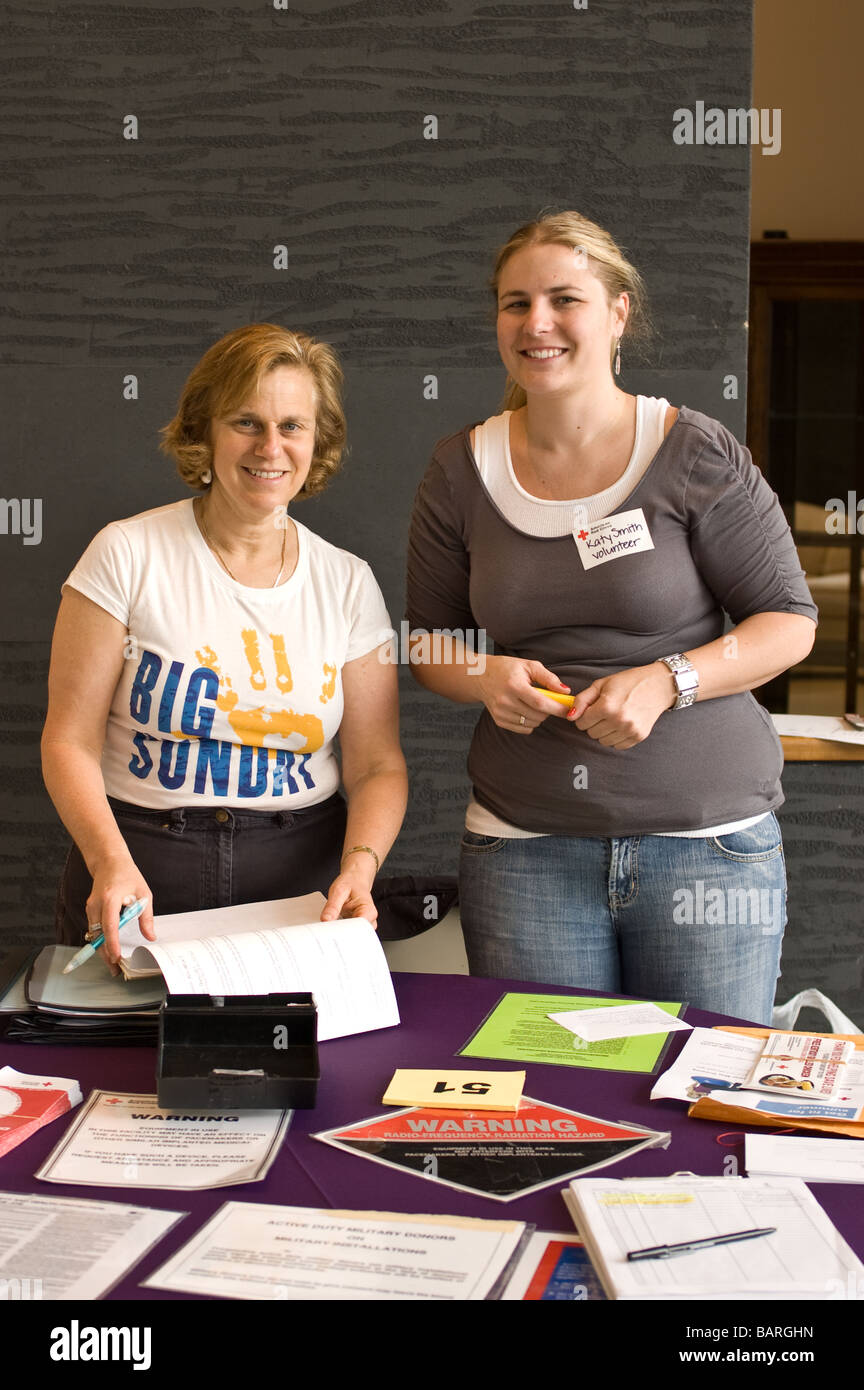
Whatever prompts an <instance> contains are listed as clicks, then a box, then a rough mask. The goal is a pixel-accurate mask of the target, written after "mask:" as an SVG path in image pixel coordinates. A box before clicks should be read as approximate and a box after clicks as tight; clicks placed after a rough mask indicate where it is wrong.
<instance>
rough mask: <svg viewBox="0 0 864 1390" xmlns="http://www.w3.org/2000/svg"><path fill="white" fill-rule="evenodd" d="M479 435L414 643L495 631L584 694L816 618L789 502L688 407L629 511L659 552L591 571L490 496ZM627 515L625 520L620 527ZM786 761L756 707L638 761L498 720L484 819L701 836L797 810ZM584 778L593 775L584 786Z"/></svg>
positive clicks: (435, 491)
mask: <svg viewBox="0 0 864 1390" xmlns="http://www.w3.org/2000/svg"><path fill="white" fill-rule="evenodd" d="M469 436H470V429H466V430H465V431H463V432H461V433H459V434H455V435H451V436H450V437H449V438H447V439H445V440H443V441H442V442H441V443H440V444H439V445H438V446H437V447H436V449H435V452H434V454H433V458H432V462H431V464H430V466H429V469H428V471H427V473H426V476H425V478H424V479H423V482H422V483H421V485H420V488H419V491H418V494H417V499H416V502H415V507H414V514H413V518H412V523H411V535H410V541H409V551H408V597H407V617H408V621H409V623H410V624H411V626H412V628H421V629H426V630H435V629H450V630H454V629H459V630H463V631H471V630H474V631H475V632H476V631H477V630H478V629H483V630H485V632H486V633H487V634H488V637H489V638H490V639H491V640H492V641H494V643H495V649H496V652H497V653H498V654H503V655H507V656H515V657H523V658H533V659H534V660H537V661H541V662H542V663H543V664H544V665H545V666H547V667H548V668H549V669H550V670H552V671H554V672H555V674H556V675H557V676H559V677H560V679H561V680H562V681H564V682H565V684H567V685H568V686H569V687H570V688H571V690H572V691H573V692H574V693H577V692H578V691H580V690H583V689H584V688H585V687H586V686H587V685H589V684H590V683H591V682H592V681H593V680H596V679H597V678H598V677H600V676H604V675H610V674H612V673H613V672H615V671H621V670H625V669H628V668H630V667H633V666H642V665H646V664H648V663H649V662H652V661H656V660H657V659H658V658H659V657H663V656H668V655H670V654H671V653H673V652H686V651H690V650H692V649H693V648H695V647H700V646H702V645H703V644H705V643H706V642H711V641H713V640H714V639H715V638H717V637H719V636H721V634H722V633H723V629H724V618H723V614H724V611H725V612H726V613H728V614H729V616H730V618H731V619H732V621H733V622H734V623H739V622H742V621H743V620H744V619H745V618H748V617H751V616H752V615H753V614H754V613H801V614H803V615H804V616H806V617H808V618H812V619H813V620H814V621H815V618H816V607H815V605H814V603H813V601H812V599H811V597H810V593H809V591H808V589H807V585H806V583H805V580H804V574H803V571H802V569H801V566H800V564H799V562H798V556H797V553H796V550H795V546H794V543H793V541H792V537H791V535H790V532H789V528H788V526H787V524H786V520H785V517H784V515H783V512H782V509H781V507H780V504H779V501H778V500H777V497H776V495H775V494H774V493H773V492H772V490H771V488H770V487H769V486H768V484H767V483H766V481H765V479H764V478H763V476H762V474H761V473H760V472H759V470H758V469H757V468H756V467H755V466H754V464H753V462H752V460H751V458H750V455H749V453H748V451H747V450H746V449H744V448H742V446H741V445H740V444H739V443H738V441H737V440H736V439H735V438H734V436H733V435H731V434H730V433H729V431H728V430H727V429H725V428H724V426H723V425H721V424H720V423H719V422H718V421H716V420H711V419H709V418H708V417H707V416H705V415H701V414H699V413H698V412H696V411H692V410H689V409H687V408H682V409H681V411H680V413H679V415H678V418H677V420H676V421H675V424H674V425H673V426H672V428H671V430H670V431H669V434H668V435H667V437H666V439H665V440H664V442H663V444H662V445H661V447H660V449H659V450H658V452H657V454H656V455H655V457H654V459H653V461H652V463H651V464H650V466H649V468H648V469H647V471H646V472H645V474H644V475H643V477H642V478H641V480H640V481H639V483H638V484H637V486H636V487H635V489H634V490H633V492H632V493H631V495H630V496H629V497H628V498H627V499H626V500H625V501H624V502H622V503H621V505H620V507H619V508H618V509H617V512H623V511H631V510H634V509H638V508H641V509H642V511H643V513H644V518H645V522H646V523H647V526H648V530H649V532H650V535H651V539H652V540H653V545H654V548H653V549H651V550H640V551H638V552H636V553H632V554H628V553H626V552H625V553H622V554H620V555H617V556H616V557H615V558H614V559H612V560H610V561H608V562H607V563H605V564H601V565H597V566H596V567H594V568H589V569H585V568H583V565H582V562H581V560H580V557H579V553H578V551H577V546H576V544H575V541H574V539H573V537H572V536H569V535H568V536H562V537H555V538H538V537H535V536H529V535H526V534H525V533H524V532H522V531H519V530H517V529H516V528H515V527H514V526H512V525H511V523H510V522H509V521H507V520H506V519H505V518H504V516H503V515H502V514H501V512H500V511H499V510H498V508H497V506H496V505H495V503H494V502H493V501H492V499H491V498H490V496H489V495H488V493H487V491H486V489H485V487H484V485H483V482H482V480H481V478H480V475H479V473H478V471H477V466H476V463H475V461H474V458H473V455H472V452H471V446H470V438H469ZM617 512H616V514H617ZM782 764H783V756H782V750H781V748H780V743H779V740H778V738H777V736H776V734H775V732H774V728H773V725H772V723H771V720H770V717H769V715H768V714H767V712H766V711H765V710H764V709H763V708H762V706H761V705H759V704H758V703H757V701H756V700H755V699H754V697H753V696H752V694H750V693H745V694H740V695H727V696H723V697H722V698H716V699H712V700H704V701H699V702H697V703H696V704H695V705H692V706H690V707H689V708H688V709H684V710H678V711H668V712H666V713H664V714H662V715H661V716H660V718H659V719H658V721H657V723H656V724H655V725H654V728H653V729H652V731H651V733H650V734H649V736H648V738H647V739H645V740H644V741H643V742H642V743H639V744H637V745H636V747H634V748H631V749H628V750H624V751H618V750H616V749H613V748H607V747H604V746H602V745H601V744H599V743H597V742H596V741H595V740H593V739H591V738H589V737H588V735H587V734H585V733H583V732H582V731H581V730H579V729H577V728H575V727H574V726H573V725H572V724H568V723H567V722H566V721H565V720H563V719H552V718H550V719H547V720H545V721H544V723H542V724H541V725H540V726H539V728H537V729H536V730H535V731H534V732H533V733H532V734H531V735H530V737H525V736H524V735H517V734H512V733H508V732H506V731H505V730H503V729H499V728H498V727H497V726H496V724H495V723H494V721H493V720H492V717H491V716H490V714H489V713H488V711H487V710H484V711H483V713H482V715H481V717H480V720H479V722H478V724H477V727H476V729H475V732H474V737H473V741H472V744H471V750H470V754H469V759H468V770H469V774H470V776H471V779H472V781H473V784H474V794H475V796H476V798H477V800H478V801H479V802H480V803H481V805H483V806H485V807H487V808H488V809H489V810H490V811H493V812H494V813H495V814H496V815H498V816H501V817H502V818H503V819H504V820H507V821H509V822H510V823H511V824H513V825H517V826H520V827H521V828H522V829H525V830H533V831H538V832H545V833H547V834H553V835H599V836H624V835H638V834H650V833H652V832H658V831H677V830H691V829H692V830H699V829H703V828H704V827H706V826H711V825H719V824H723V823H726V822H730V821H735V820H743V819H744V818H745V817H748V816H754V815H759V814H762V813H764V812H766V811H770V810H773V809H774V808H775V807H777V806H779V805H781V804H782V801H783V793H782V791H781V788H780V772H781V769H782ZM579 769H584V771H581V772H580V771H578V770H579Z"/></svg>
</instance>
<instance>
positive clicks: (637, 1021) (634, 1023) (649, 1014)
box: [548, 1004, 693, 1042]
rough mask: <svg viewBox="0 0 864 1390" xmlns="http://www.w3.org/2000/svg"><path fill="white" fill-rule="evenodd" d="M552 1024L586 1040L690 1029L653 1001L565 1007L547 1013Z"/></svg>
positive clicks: (682, 1021)
mask: <svg viewBox="0 0 864 1390" xmlns="http://www.w3.org/2000/svg"><path fill="white" fill-rule="evenodd" d="M548 1017H549V1018H551V1019H552V1021H553V1023H560V1024H561V1025H562V1027H564V1028H569V1030H570V1032H571V1033H575V1034H576V1036H577V1038H582V1039H584V1041H585V1042H604V1041H605V1039H606V1038H636V1037H641V1036H642V1035H643V1034H645V1033H677V1032H679V1031H681V1030H686V1029H689V1028H692V1026H693V1025H692V1024H690V1023H685V1022H684V1020H683V1019H682V1018H674V1017H673V1016H672V1014H667V1013H666V1011H665V1009H658V1008H657V1005H656V1004H613V1005H612V1006H611V1007H610V1008H604V1009H568V1010H567V1011H566V1012H565V1013H560V1014H549V1015H548Z"/></svg>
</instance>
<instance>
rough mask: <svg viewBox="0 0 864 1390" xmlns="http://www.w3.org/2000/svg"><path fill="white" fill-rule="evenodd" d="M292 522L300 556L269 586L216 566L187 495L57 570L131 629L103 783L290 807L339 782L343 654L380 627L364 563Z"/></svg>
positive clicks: (382, 614)
mask: <svg viewBox="0 0 864 1390" xmlns="http://www.w3.org/2000/svg"><path fill="white" fill-rule="evenodd" d="M294 524H295V526H296V527H297V538H298V543H299V556H298V559H297V567H296V569H295V571H294V573H293V574H292V575H291V578H290V579H288V580H287V582H286V583H285V584H281V585H280V586H279V587H278V588H275V589H252V588H248V587H247V586H246V585H245V584H238V583H237V582H236V580H233V579H231V577H230V576H229V575H228V574H226V572H225V571H224V570H223V569H222V566H221V565H220V564H219V562H218V560H217V559H216V557H215V555H213V553H212V551H211V550H210V549H209V547H208V546H207V544H206V543H205V541H204V538H203V536H202V535H201V532H200V531H199V530H198V526H197V524H196V521H195V517H194V513H193V510H192V501H191V499H190V500H188V501H185V502H175V503H172V504H171V505H169V506H166V507H157V508H156V509H155V510H153V511H149V512H142V513H141V515H140V516H133V517H129V518H128V519H127V520H125V521H114V522H112V523H111V524H110V525H109V526H106V527H105V529H104V530H103V531H100V532H99V534H98V535H97V536H96V537H95V538H94V540H93V541H92V542H91V543H90V545H89V546H88V548H87V550H86V551H85V553H84V555H83V556H82V557H81V559H80V560H79V562H78V564H77V565H76V566H75V568H74V570H73V571H72V573H71V574H70V575H69V578H68V579H67V580H66V583H67V584H69V585H70V586H71V587H72V588H73V589H77V590H78V591H79V592H80V593H82V594H84V595H86V597H87V598H89V599H92V601H93V602H94V603H97V604H99V606H100V607H101V608H104V609H105V610H106V612H108V613H110V614H112V616H113V617H115V618H118V619H119V621H120V622H121V623H123V624H125V626H126V627H127V628H128V631H129V639H128V643H127V651H128V659H127V660H126V661H125V662H124V667H123V671H122V674H121V676H120V681H119V683H118V686H117V689H116V691H115V692H114V699H113V701H112V704H111V711H110V714H109V717H108V725H107V730H106V737H105V746H104V751H103V756H102V772H103V776H104V780H105V788H106V791H107V792H108V795H109V796H113V797H116V798H117V799H118V800H121V801H128V802H132V803H133V804H135V805H138V806H147V807H157V808H158V807H174V806H187V807H190V806H191V807H202V806H234V807H238V808H246V809H248V810H267V809H269V808H271V807H272V808H273V809H274V810H281V809H284V810H293V809H295V808H297V807H301V806H307V805H311V804H313V803H314V802H317V801H324V800H326V798H327V797H329V796H331V795H332V794H333V792H334V791H336V789H337V788H338V786H339V767H338V763H337V761H336V758H335V755H334V750H333V739H334V737H335V735H336V732H337V730H338V728H339V724H340V722H341V719H342V709H343V699H342V677H341V673H342V667H343V666H344V665H345V663H346V662H347V661H353V660H355V658H357V657H360V656H365V655H366V654H367V653H368V652H370V651H373V650H374V649H375V648H376V647H379V646H381V645H382V644H383V643H386V642H388V641H389V639H390V637H391V635H392V629H391V626H390V619H389V617H388V614H387V609H386V607H385V605H384V599H383V596H382V594H381V590H380V589H379V588H378V585H377V583H376V582H375V578H374V576H373V574H372V571H371V570H370V568H369V566H368V565H367V564H366V562H365V560H360V559H358V558H357V557H356V556H355V555H349V554H348V552H347V551H345V550H338V549H337V548H336V546H333V545H330V544H329V543H328V542H327V541H324V540H321V539H320V538H319V537H318V536H316V535H314V534H313V532H311V531H309V530H307V528H306V527H305V526H302V525H300V523H299V522H295V523H294ZM81 659H82V661H86V659H87V653H86V652H82V653H81Z"/></svg>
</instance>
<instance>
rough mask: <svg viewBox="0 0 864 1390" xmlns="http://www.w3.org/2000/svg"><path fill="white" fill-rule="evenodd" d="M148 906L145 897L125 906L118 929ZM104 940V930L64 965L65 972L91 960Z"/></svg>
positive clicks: (69, 972) (69, 971) (68, 972)
mask: <svg viewBox="0 0 864 1390" xmlns="http://www.w3.org/2000/svg"><path fill="white" fill-rule="evenodd" d="M146 906H147V900H146V899H145V898H139V899H138V900H137V902H134V903H130V904H129V906H128V907H124V909H123V911H122V912H121V913H120V921H119V923H118V924H117V930H118V931H119V930H120V928H121V927H125V926H126V924H127V923H128V922H131V921H133V920H134V919H135V918H136V917H140V916H141V913H142V912H143V911H144V909H145V907H146ZM104 940H105V933H104V931H103V932H100V933H99V935H98V936H97V937H96V939H95V941H88V942H87V945H86V946H82V947H81V950H80V951H79V952H78V953H77V955H74V956H73V957H72V959H71V960H70V962H69V964H68V965H64V967H63V974H64V975H71V974H72V971H73V970H77V969H78V966H79V965H83V964H84V962H85V960H89V959H90V957H91V956H92V955H95V954H96V952H97V951H98V950H99V947H100V946H101V945H102V943H103V941H104Z"/></svg>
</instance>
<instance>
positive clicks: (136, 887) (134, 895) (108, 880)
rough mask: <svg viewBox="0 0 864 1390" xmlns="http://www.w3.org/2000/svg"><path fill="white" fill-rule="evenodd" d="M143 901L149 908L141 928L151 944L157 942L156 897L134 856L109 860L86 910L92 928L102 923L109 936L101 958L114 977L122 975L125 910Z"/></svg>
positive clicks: (101, 869)
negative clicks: (121, 921)
mask: <svg viewBox="0 0 864 1390" xmlns="http://www.w3.org/2000/svg"><path fill="white" fill-rule="evenodd" d="M139 898H143V899H144V900H145V901H146V903H147V906H146V907H145V909H144V911H143V912H142V913H141V915H140V917H138V918H137V919H136V921H137V924H138V927H139V928H140V930H141V932H142V934H143V935H144V936H145V937H146V939H147V940H148V941H155V940H156V933H155V931H154V930H153V895H152V893H151V892H150V889H149V887H148V886H147V883H146V880H145V879H144V876H143V874H141V873H140V872H139V871H138V869H137V868H136V866H135V864H134V863H133V861H132V858H131V856H129V855H125V856H122V857H121V856H118V857H117V858H116V859H108V860H106V861H105V862H104V863H103V864H100V865H99V866H98V867H97V869H96V872H95V873H94V875H93V888H92V890H91V893H90V896H89V898H88V899H87V903H86V906H85V910H86V912H87V923H88V925H89V926H90V927H91V928H92V927H94V926H96V925H97V923H98V925H99V926H100V927H101V928H102V930H103V931H104V933H105V942H104V944H103V945H102V946H100V948H99V955H100V956H101V957H102V959H103V960H104V961H105V963H106V965H107V966H108V969H109V970H110V971H111V974H112V975H119V973H120V971H119V967H118V964H117V962H118V961H119V960H120V942H119V938H118V935H117V932H118V922H119V919H120V913H121V912H122V911H123V908H124V907H128V906H129V905H130V904H131V903H134V902H137V900H138V899H139Z"/></svg>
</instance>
